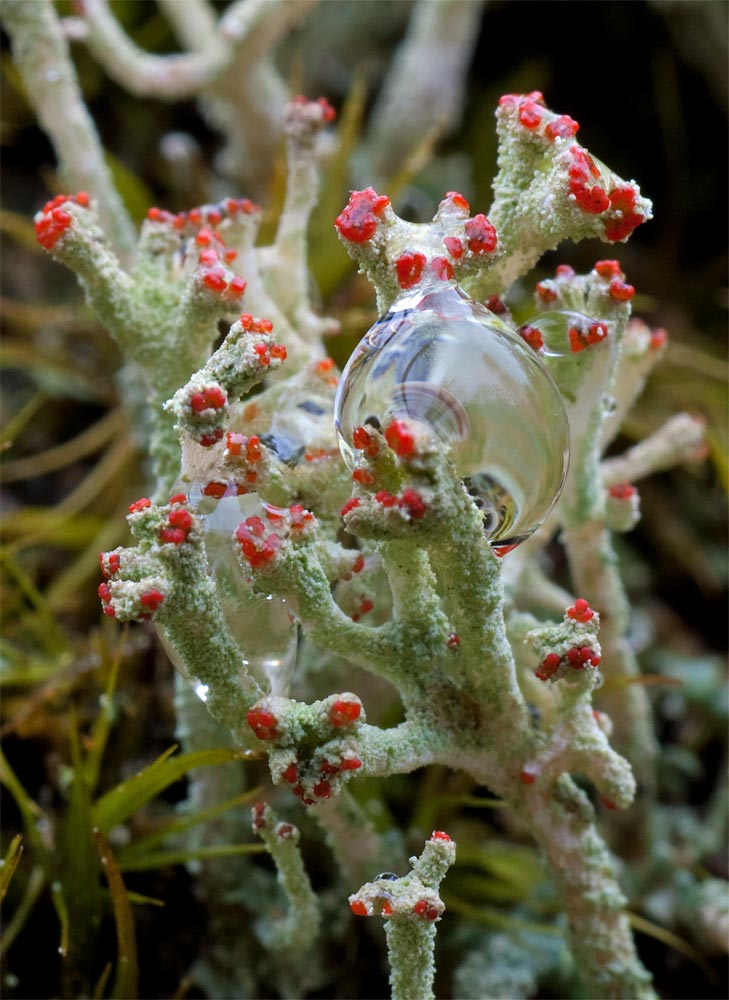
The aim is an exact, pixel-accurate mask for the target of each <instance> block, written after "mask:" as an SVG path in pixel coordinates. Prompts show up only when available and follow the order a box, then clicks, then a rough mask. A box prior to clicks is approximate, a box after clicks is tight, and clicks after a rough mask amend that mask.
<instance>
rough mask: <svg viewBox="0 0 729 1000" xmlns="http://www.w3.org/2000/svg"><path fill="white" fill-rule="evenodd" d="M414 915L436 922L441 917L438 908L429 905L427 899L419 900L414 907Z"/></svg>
mask: <svg viewBox="0 0 729 1000" xmlns="http://www.w3.org/2000/svg"><path fill="white" fill-rule="evenodd" d="M413 913H415V914H416V915H417V916H418V917H425V918H426V919H427V920H436V919H437V918H438V916H439V915H440V914H439V913H438V909H437V907H435V906H433V904H432V903H429V902H428V900H427V899H419V900H418V901H417V903H416V904H415V906H413Z"/></svg>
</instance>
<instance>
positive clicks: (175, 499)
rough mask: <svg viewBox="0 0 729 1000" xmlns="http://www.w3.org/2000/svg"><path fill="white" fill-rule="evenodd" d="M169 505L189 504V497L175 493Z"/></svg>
mask: <svg viewBox="0 0 729 1000" xmlns="http://www.w3.org/2000/svg"><path fill="white" fill-rule="evenodd" d="M167 503H169V504H178V503H187V497H186V496H185V494H184V493H174V494H173V495H172V496H171V497H170V499H169V500H168V501H167Z"/></svg>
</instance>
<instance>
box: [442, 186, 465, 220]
mask: <svg viewBox="0 0 729 1000" xmlns="http://www.w3.org/2000/svg"><path fill="white" fill-rule="evenodd" d="M444 200H445V201H448V202H450V204H451V205H453V207H454V208H457V209H458V210H459V211H460V212H462V213H463V214H464V215H468V214H469V212H470V211H471V206H470V205H469V204H468V202H467V201H466V199H465V198H464V197H463V195H462V194H459V192H458V191H447V192H446V196H445V199H444Z"/></svg>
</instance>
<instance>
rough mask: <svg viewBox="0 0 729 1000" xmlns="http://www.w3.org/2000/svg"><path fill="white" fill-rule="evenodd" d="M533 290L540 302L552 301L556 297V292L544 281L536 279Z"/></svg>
mask: <svg viewBox="0 0 729 1000" xmlns="http://www.w3.org/2000/svg"><path fill="white" fill-rule="evenodd" d="M534 291H535V292H536V294H537V296H538V297H539V298H540V299H541V301H542V302H545V303H546V302H554V300H555V299H556V298H557V292H556V291H555V289H554V288H552V287H551V286H550V285H548V284H546V282H544V281H538V282H537V284H536V286H535V288H534Z"/></svg>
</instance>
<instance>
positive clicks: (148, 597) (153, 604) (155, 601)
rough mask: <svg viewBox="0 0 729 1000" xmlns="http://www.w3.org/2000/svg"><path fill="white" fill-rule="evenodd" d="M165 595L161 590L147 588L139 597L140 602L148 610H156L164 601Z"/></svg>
mask: <svg viewBox="0 0 729 1000" xmlns="http://www.w3.org/2000/svg"><path fill="white" fill-rule="evenodd" d="M164 599H165V595H164V594H163V593H162V592H161V591H159V590H145V592H144V593H143V594H141V596H140V598H139V603H140V604H141V605H142V607H143V608H147V610H148V611H156V610H157V609H158V608H159V607H160V605H161V604H162V603H163V602H164Z"/></svg>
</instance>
